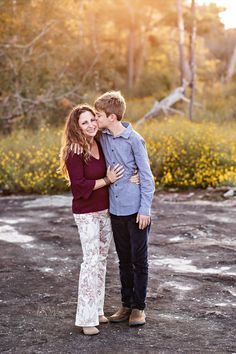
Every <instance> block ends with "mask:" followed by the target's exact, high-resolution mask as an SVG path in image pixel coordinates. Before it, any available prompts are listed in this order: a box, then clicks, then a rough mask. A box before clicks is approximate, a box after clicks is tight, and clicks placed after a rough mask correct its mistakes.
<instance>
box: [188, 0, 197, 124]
mask: <svg viewBox="0 0 236 354" xmlns="http://www.w3.org/2000/svg"><path fill="white" fill-rule="evenodd" d="M195 41H196V4H195V0H192V2H191V35H190V67H191V81H190V88H191V93H190V103H189V119H190V120H192V119H193V105H194V95H195V71H196V70H195Z"/></svg>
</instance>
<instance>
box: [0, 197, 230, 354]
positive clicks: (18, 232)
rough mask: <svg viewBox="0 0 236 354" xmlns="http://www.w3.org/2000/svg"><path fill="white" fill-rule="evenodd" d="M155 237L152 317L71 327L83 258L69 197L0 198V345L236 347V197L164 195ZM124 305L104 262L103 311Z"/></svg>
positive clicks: (39, 349) (11, 348)
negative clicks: (88, 330)
mask: <svg viewBox="0 0 236 354" xmlns="http://www.w3.org/2000/svg"><path fill="white" fill-rule="evenodd" d="M152 220H153V221H152V231H151V235H150V249H149V259H150V281H149V292H148V299H147V301H148V306H147V311H146V312H147V324H146V325H145V326H143V327H140V328H129V327H128V324H127V323H121V324H108V325H102V326H100V334H99V335H98V336H95V337H87V336H84V335H83V334H81V333H80V332H79V331H78V330H77V329H76V328H75V327H74V317H75V309H76V298H77V283H78V271H79V264H80V262H81V259H82V253H81V248H80V244H79V238H78V235H77V230H76V227H75V225H74V222H73V218H72V214H71V211H70V196H69V195H64V196H50V197H49V196H45V197H38V196H27V197H14V196H10V197H1V198H0V246H1V247H0V255H1V268H0V275H1V286H0V294H1V297H0V306H1V326H0V336H1V337H0V351H1V353H16V354H26V353H30V354H31V353H53V354H59V353H117V354H118V353H131V354H133V353H184V354H185V353H187V354H189V353H201V354H202V353H204V354H205V353H221V354H222V353H236V286H235V285H236V282H235V280H236V253H235V250H236V198H235V197H232V198H229V199H224V198H223V197H222V192H221V191H210V192H209V191H195V192H191V193H190V192H185V193H176V192H168V193H166V192H165V193H164V192H163V193H162V192H160V193H158V194H157V195H156V197H155V200H154V204H153V217H152ZM118 305H119V279H118V263H117V258H116V253H115V250H114V246H113V245H112V247H111V250H110V255H109V261H108V272H107V290H106V306H105V310H106V314H107V315H110V314H111V313H112V312H113V311H114V310H115V309H116V307H117V306H118Z"/></svg>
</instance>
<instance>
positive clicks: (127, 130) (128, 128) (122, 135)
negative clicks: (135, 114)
mask: <svg viewBox="0 0 236 354" xmlns="http://www.w3.org/2000/svg"><path fill="white" fill-rule="evenodd" d="M121 124H122V125H123V126H124V127H125V130H124V131H123V132H122V133H120V134H119V135H116V136H115V137H114V138H124V139H129V136H130V134H131V133H132V130H133V128H132V125H131V124H130V123H128V122H122V123H121ZM102 132H103V133H104V134H109V135H112V136H113V134H112V133H111V132H110V130H109V129H107V128H105V129H103V130H102Z"/></svg>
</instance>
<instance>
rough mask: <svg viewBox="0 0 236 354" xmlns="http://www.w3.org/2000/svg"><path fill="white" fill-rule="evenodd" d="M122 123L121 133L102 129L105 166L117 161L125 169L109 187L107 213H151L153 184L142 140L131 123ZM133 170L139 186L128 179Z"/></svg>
mask: <svg viewBox="0 0 236 354" xmlns="http://www.w3.org/2000/svg"><path fill="white" fill-rule="evenodd" d="M122 124H123V126H124V127H125V128H126V129H125V130H124V131H123V132H122V133H121V134H120V135H117V136H113V135H112V133H111V132H110V131H109V130H108V129H104V130H103V133H102V136H101V139H100V143H101V145H102V149H103V152H104V155H105V159H106V164H107V166H111V167H112V166H115V165H116V164H120V165H123V167H124V169H125V171H124V174H123V177H122V178H121V179H119V180H118V181H116V182H115V183H113V184H112V185H111V186H110V188H109V198H110V212H111V213H112V214H114V215H119V216H125V215H131V214H135V213H139V214H142V215H150V212H151V203H152V198H153V194H154V191H155V187H154V179H153V175H152V172H151V169H150V164H149V159H148V154H147V150H146V147H145V141H144V139H143V138H142V137H141V135H139V134H138V133H137V132H136V131H134V130H133V129H132V126H131V124H129V123H125V122H124V123H122ZM135 170H138V172H139V176H140V184H139V185H137V184H135V183H132V182H130V181H129V179H130V177H131V176H132V175H133V174H134V171H135Z"/></svg>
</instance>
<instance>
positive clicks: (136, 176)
mask: <svg viewBox="0 0 236 354" xmlns="http://www.w3.org/2000/svg"><path fill="white" fill-rule="evenodd" d="M134 173H135V174H134V175H133V176H131V177H130V179H129V181H130V182H131V183H135V184H140V176H139V173H138V170H135V171H134Z"/></svg>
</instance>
